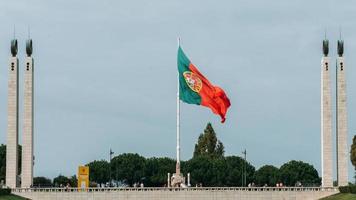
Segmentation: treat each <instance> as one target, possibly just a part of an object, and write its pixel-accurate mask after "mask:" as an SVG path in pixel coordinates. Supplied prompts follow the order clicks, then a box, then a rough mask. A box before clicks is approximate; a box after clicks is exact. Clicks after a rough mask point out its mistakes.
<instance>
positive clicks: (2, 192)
mask: <svg viewBox="0 0 356 200" xmlns="http://www.w3.org/2000/svg"><path fill="white" fill-rule="evenodd" d="M10 193H11V189H9V188H0V196H1V195H9V194H10Z"/></svg>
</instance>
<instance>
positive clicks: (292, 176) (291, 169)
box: [279, 160, 321, 186]
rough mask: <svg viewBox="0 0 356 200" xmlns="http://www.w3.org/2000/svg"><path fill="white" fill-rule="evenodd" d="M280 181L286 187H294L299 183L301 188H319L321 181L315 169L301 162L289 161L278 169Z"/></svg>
mask: <svg viewBox="0 0 356 200" xmlns="http://www.w3.org/2000/svg"><path fill="white" fill-rule="evenodd" d="M279 174H280V179H281V181H282V183H283V184H284V185H286V186H295V185H296V183H297V182H300V183H301V184H302V185H303V186H319V185H320V182H321V179H320V178H319V175H318V172H317V171H316V169H315V168H314V167H313V166H312V165H310V164H308V163H305V162H303V161H295V160H292V161H289V162H287V163H285V164H284V165H282V166H281V168H280V169H279Z"/></svg>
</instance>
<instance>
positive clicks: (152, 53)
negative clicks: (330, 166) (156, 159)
mask: <svg viewBox="0 0 356 200" xmlns="http://www.w3.org/2000/svg"><path fill="white" fill-rule="evenodd" d="M355 19H356V2H354V1H351V0H344V1H337V0H318V1H310V0H300V1H285V0H273V1H272V0H271V1H262V0H261V1H258V0H231V1H219V2H218V1H207V0H204V1H203V0H201V1H188V0H179V1H178V0H177V1H166V0H160V1H158V0H157V1H156V0H152V1H138V0H131V1H117V0H112V1H109V0H101V1H90V0H86V1H84V0H82V1H63V0H57V1H45V0H42V1H41V0H33V1H28V0H17V1H1V2H0V30H1V31H0V41H1V42H0V66H2V67H0V97H1V98H0V143H6V130H7V81H8V71H7V70H8V68H7V65H8V59H9V56H10V40H11V39H12V38H13V29H14V25H15V26H16V35H15V37H16V38H17V39H18V40H19V55H18V56H19V59H20V93H21V96H22V93H23V85H22V84H23V71H24V57H25V40H26V39H27V38H28V27H30V30H31V31H30V32H31V33H30V35H31V38H32V39H33V44H34V54H33V57H34V60H35V129H34V130H35V133H34V134H35V157H36V159H35V176H48V177H54V176H57V175H58V174H59V173H61V174H64V175H73V174H75V173H76V171H77V167H78V165H82V164H86V163H88V162H90V161H92V160H95V159H96V160H100V159H107V160H108V157H109V149H110V147H111V148H112V149H113V151H114V152H115V155H117V154H120V153H124V152H133V153H139V154H141V155H143V156H146V157H152V156H168V157H172V158H174V157H175V142H176V141H175V134H176V99H175V98H176V88H177V85H176V74H177V66H176V56H177V55H176V52H177V37H178V36H179V37H181V38H182V45H183V48H184V50H185V52H186V54H187V56H188V57H189V58H190V60H191V61H192V62H193V63H194V64H195V65H196V66H197V67H198V68H199V70H200V71H201V72H202V73H204V74H205V75H206V76H207V77H208V78H209V80H210V81H211V82H212V83H214V84H216V85H219V86H220V87H222V88H224V89H225V91H226V93H227V95H228V96H229V98H230V100H231V104H232V106H231V108H230V110H229V112H228V114H227V120H226V123H225V124H221V123H220V119H219V117H218V116H216V115H213V114H212V113H211V111H210V110H209V109H207V108H205V107H199V106H195V105H188V104H182V107H181V135H182V136H181V138H182V148H181V149H182V159H183V160H187V159H189V158H191V156H192V152H193V148H194V144H195V142H196V141H197V138H198V136H199V134H200V133H201V132H202V131H203V129H204V128H205V126H206V123H207V122H209V121H210V122H212V124H213V127H214V128H215V130H216V132H217V136H218V138H219V139H220V140H221V141H222V142H223V143H224V145H225V150H226V155H239V156H240V155H241V152H242V150H243V149H244V148H246V149H247V153H248V154H247V158H248V161H249V162H251V163H252V164H253V165H254V166H256V167H257V168H259V167H260V166H262V165H265V164H272V165H275V166H277V167H279V166H280V165H281V164H283V163H285V162H287V161H290V160H293V159H295V160H302V161H305V162H308V163H311V164H313V165H314V166H315V167H316V168H317V169H318V171H319V172H320V162H321V160H320V159H321V156H320V155H321V153H320V59H321V55H322V52H321V42H322V39H324V32H325V29H326V30H327V34H326V35H327V38H328V39H329V40H330V55H331V62H332V63H334V62H335V58H336V41H337V39H339V29H340V27H341V28H342V38H343V39H344V40H345V59H346V61H345V63H346V70H347V90H348V94H347V97H348V122H349V132H348V133H349V143H351V139H352V136H353V135H354V134H355V132H356V130H355V129H356V124H355V120H356V116H355V114H354V113H356V92H355V90H356V79H355V78H354V77H355V75H356V70H355V67H356V57H355V56H353V55H356V26H355ZM331 72H332V77H331V79H332V84H333V88H332V90H333V95H335V66H334V65H333V68H332V70H331ZM333 100H335V99H333ZM333 103H334V104H335V101H334V102H333ZM20 106H21V110H22V107H23V101H22V99H20ZM20 113H21V112H20ZM20 116H21V118H20V119H21V121H20V125H21V126H20V135H21V134H22V129H23V128H22V121H23V120H22V113H21V115H20ZM334 116H335V115H334ZM333 126H334V127H335V125H333ZM334 130H335V129H334ZM334 134H335V132H334ZM20 143H22V141H21V136H20ZM334 149H335V147H334ZM334 161H335V160H334ZM334 163H336V162H334ZM334 165H336V164H334ZM334 174H336V172H335V171H334ZM352 176H353V168H352V166H351V163H350V164H349V177H350V180H352Z"/></svg>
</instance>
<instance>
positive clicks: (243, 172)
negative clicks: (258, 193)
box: [241, 149, 247, 187]
mask: <svg viewBox="0 0 356 200" xmlns="http://www.w3.org/2000/svg"><path fill="white" fill-rule="evenodd" d="M242 154H243V155H244V163H243V165H242V177H241V179H242V187H245V186H246V171H247V170H246V167H247V166H246V155H247V151H246V149H245V150H244V151H243V152H242Z"/></svg>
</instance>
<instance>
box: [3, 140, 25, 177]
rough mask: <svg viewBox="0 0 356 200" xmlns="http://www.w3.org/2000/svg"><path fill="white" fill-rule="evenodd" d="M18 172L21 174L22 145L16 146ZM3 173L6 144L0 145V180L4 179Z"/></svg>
mask: <svg viewBox="0 0 356 200" xmlns="http://www.w3.org/2000/svg"><path fill="white" fill-rule="evenodd" d="M18 155H19V160H18V174H21V156H22V146H21V145H19V146H18ZM5 174H6V145H4V144H1V145H0V181H1V180H4V182H5Z"/></svg>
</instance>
